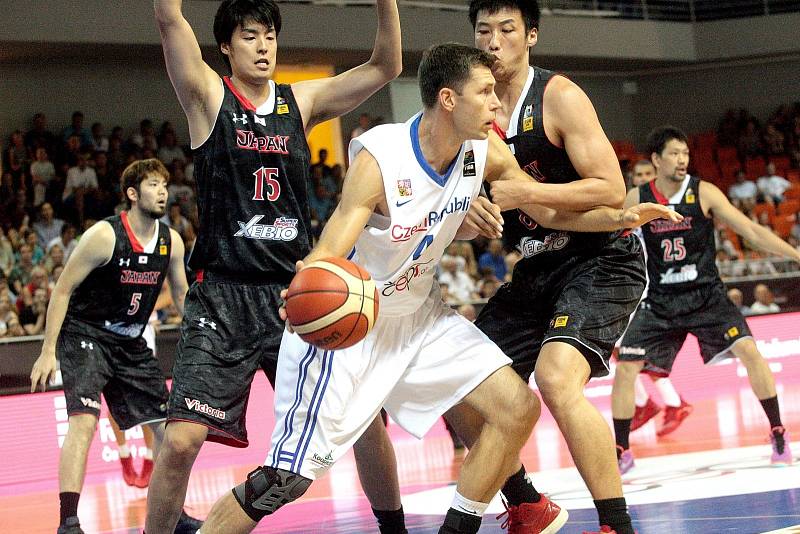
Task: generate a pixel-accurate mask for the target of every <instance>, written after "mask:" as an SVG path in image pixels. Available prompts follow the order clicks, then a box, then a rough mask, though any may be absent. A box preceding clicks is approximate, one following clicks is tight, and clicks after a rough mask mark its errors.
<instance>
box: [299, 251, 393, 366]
mask: <svg viewBox="0 0 800 534" xmlns="http://www.w3.org/2000/svg"><path fill="white" fill-rule="evenodd" d="M286 315H287V316H288V318H289V322H290V323H291V324H292V327H293V328H294V331H295V332H297V334H299V335H300V337H301V338H302V339H303V340H304V341H305V342H307V343H310V344H312V345H314V346H316V347H318V348H320V349H323V350H336V349H344V348H347V347H350V346H352V345H355V344H356V343H358V342H359V341H361V340H362V339H364V337H365V336H366V335H367V334H368V333H369V331H370V330H372V327H373V326H374V325H375V319H377V317H378V290H377V289H376V288H375V282H373V281H372V278H370V275H369V273H368V272H367V271H365V270H364V269H363V268H362V267H360V266H358V265H356V264H355V263H353V262H352V261H349V260H345V259H343V258H326V259H324V260H319V261H315V262H312V263H310V264H308V265H307V266H306V267H305V268H304V269H303V270H302V271H300V272H299V273H297V274H296V275H295V277H294V278H293V279H292V283H291V284H290V285H289V290H288V293H287V295H286Z"/></svg>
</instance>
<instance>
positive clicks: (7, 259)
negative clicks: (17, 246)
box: [0, 226, 15, 278]
mask: <svg viewBox="0 0 800 534" xmlns="http://www.w3.org/2000/svg"><path fill="white" fill-rule="evenodd" d="M14 263H15V258H14V248H13V247H12V246H11V241H9V240H8V237H7V236H6V234H5V232H4V231H3V227H2V226H0V274H2V275H3V277H4V278H5V277H6V276H8V274H9V273H10V272H11V269H12V268H13V267H14Z"/></svg>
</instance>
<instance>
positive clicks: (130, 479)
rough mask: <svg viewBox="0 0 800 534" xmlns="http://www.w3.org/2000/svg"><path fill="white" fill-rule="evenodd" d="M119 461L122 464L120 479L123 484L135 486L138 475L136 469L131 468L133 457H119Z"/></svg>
mask: <svg viewBox="0 0 800 534" xmlns="http://www.w3.org/2000/svg"><path fill="white" fill-rule="evenodd" d="M119 463H120V464H122V479H123V480H124V481H125V484H127V485H129V486H135V485H136V478H137V477H138V475H137V474H136V469H134V468H133V458H131V457H130V456H128V457H127V458H122V457H120V459H119Z"/></svg>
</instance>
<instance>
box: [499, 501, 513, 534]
mask: <svg viewBox="0 0 800 534" xmlns="http://www.w3.org/2000/svg"><path fill="white" fill-rule="evenodd" d="M500 501H501V502H502V503H503V507H504V508H505V509H506V511H505V512H502V513H501V514H500V515H498V516H497V517H495V519H500V518H501V517H503V516H506V518H505V520H504V521H503V523H502V524H501V525H500V528H502V529H503V530H505V529H507V528H508V527H509V525H511V514H513V513H514V510H515V509H516V508H517V507H516V506H509V505H508V503H507V502H506V500H505V499H504V498H502V497H501V498H500Z"/></svg>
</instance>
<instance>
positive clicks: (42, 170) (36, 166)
mask: <svg viewBox="0 0 800 534" xmlns="http://www.w3.org/2000/svg"><path fill="white" fill-rule="evenodd" d="M55 177H56V168H55V167H54V166H53V162H51V161H50V159H49V157H48V156H47V150H45V149H44V148H37V149H36V161H34V162H33V163H31V182H32V183H33V206H34V207H39V206H41V205H42V203H43V202H44V201H45V200H46V199H47V188H48V187H49V186H50V182H52V181H53V179H54V178H55Z"/></svg>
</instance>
